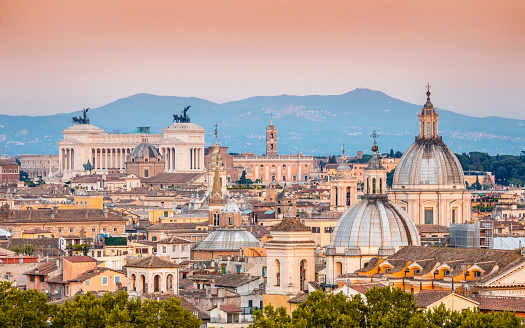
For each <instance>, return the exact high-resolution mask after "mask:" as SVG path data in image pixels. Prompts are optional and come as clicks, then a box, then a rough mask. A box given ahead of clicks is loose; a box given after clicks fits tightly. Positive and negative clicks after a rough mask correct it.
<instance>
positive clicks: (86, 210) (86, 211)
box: [84, 208, 89, 219]
mask: <svg viewBox="0 0 525 328" xmlns="http://www.w3.org/2000/svg"><path fill="white" fill-rule="evenodd" d="M84 216H85V217H86V219H87V218H88V217H89V210H88V209H87V208H86V209H84Z"/></svg>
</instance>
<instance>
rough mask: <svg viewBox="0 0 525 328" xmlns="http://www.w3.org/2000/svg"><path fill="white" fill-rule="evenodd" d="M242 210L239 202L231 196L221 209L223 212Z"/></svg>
mask: <svg viewBox="0 0 525 328" xmlns="http://www.w3.org/2000/svg"><path fill="white" fill-rule="evenodd" d="M240 211H241V209H240V208H239V205H237V203H235V202H234V201H233V199H231V198H230V200H229V201H228V203H226V205H224V207H223V208H222V210H221V212H222V213H239V212H240Z"/></svg>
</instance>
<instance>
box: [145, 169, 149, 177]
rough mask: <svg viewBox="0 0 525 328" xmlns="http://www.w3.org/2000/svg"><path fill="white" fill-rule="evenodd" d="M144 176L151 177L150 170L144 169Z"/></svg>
mask: <svg viewBox="0 0 525 328" xmlns="http://www.w3.org/2000/svg"><path fill="white" fill-rule="evenodd" d="M144 177H145V178H149V170H148V169H144Z"/></svg>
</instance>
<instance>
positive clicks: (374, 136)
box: [370, 130, 379, 153]
mask: <svg viewBox="0 0 525 328" xmlns="http://www.w3.org/2000/svg"><path fill="white" fill-rule="evenodd" d="M370 137H371V138H372V139H374V145H373V146H372V151H373V152H374V153H375V152H377V151H378V150H379V147H377V138H379V134H377V132H376V130H374V131H373V132H372V134H371V135H370Z"/></svg>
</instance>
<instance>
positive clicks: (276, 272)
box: [273, 260, 281, 286]
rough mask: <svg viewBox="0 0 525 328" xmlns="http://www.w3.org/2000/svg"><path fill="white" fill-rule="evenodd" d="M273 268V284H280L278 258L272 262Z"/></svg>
mask: <svg viewBox="0 0 525 328" xmlns="http://www.w3.org/2000/svg"><path fill="white" fill-rule="evenodd" d="M273 268H274V269H273V270H274V271H275V286H281V263H280V262H279V260H275V262H273Z"/></svg>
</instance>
